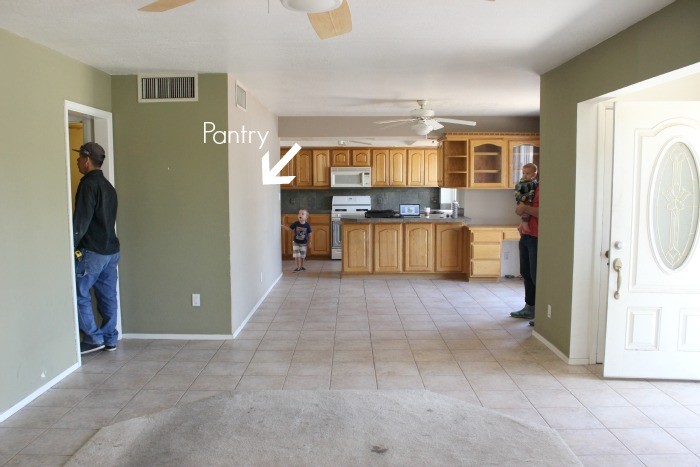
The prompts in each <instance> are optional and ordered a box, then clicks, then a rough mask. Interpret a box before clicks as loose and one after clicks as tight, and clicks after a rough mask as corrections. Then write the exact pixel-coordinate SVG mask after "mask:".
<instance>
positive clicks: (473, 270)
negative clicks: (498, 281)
mask: <svg viewBox="0 0 700 467" xmlns="http://www.w3.org/2000/svg"><path fill="white" fill-rule="evenodd" d="M508 230H513V229H508ZM469 231H470V243H471V255H470V263H471V264H470V271H469V278H470V279H472V278H474V279H479V278H484V279H486V278H488V279H495V278H498V277H500V275H501V241H502V240H503V232H504V229H503V228H502V227H469Z"/></svg>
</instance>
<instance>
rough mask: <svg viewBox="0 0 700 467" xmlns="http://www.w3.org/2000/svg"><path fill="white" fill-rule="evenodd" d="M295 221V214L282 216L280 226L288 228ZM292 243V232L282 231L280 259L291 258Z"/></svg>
mask: <svg viewBox="0 0 700 467" xmlns="http://www.w3.org/2000/svg"><path fill="white" fill-rule="evenodd" d="M296 220H297V215H296V214H282V225H286V226H287V227H289V226H290V225H292V224H293V223H294V222H295V221H296ZM293 242H294V232H291V231H289V230H282V257H283V258H291V257H292V253H293V251H292V243H293Z"/></svg>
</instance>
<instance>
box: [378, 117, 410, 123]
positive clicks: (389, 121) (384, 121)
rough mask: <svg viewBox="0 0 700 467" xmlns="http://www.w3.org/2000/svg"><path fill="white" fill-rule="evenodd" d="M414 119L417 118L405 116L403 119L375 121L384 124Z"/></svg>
mask: <svg viewBox="0 0 700 467" xmlns="http://www.w3.org/2000/svg"><path fill="white" fill-rule="evenodd" d="M413 120H415V118H403V119H401V120H383V121H381V122H374V123H377V124H379V125H381V124H383V123H399V122H401V123H403V122H412V121H413Z"/></svg>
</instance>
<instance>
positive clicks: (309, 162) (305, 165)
mask: <svg viewBox="0 0 700 467" xmlns="http://www.w3.org/2000/svg"><path fill="white" fill-rule="evenodd" d="M313 167H314V164H313V154H312V152H311V150H310V149H301V150H300V151H299V152H298V153H297V155H296V156H294V174H295V175H296V178H295V179H294V181H295V182H296V188H311V187H312V186H313V185H314V180H313Z"/></svg>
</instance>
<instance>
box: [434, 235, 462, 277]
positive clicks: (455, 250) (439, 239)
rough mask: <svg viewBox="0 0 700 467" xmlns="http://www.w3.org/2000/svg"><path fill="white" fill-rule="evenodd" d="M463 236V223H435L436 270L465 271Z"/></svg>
mask: <svg viewBox="0 0 700 467" xmlns="http://www.w3.org/2000/svg"><path fill="white" fill-rule="evenodd" d="M463 238H464V232H463V230H462V226H461V225H452V224H436V225H435V272H462V271H463V264H462V256H463V252H462V243H463V241H462V239H463Z"/></svg>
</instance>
